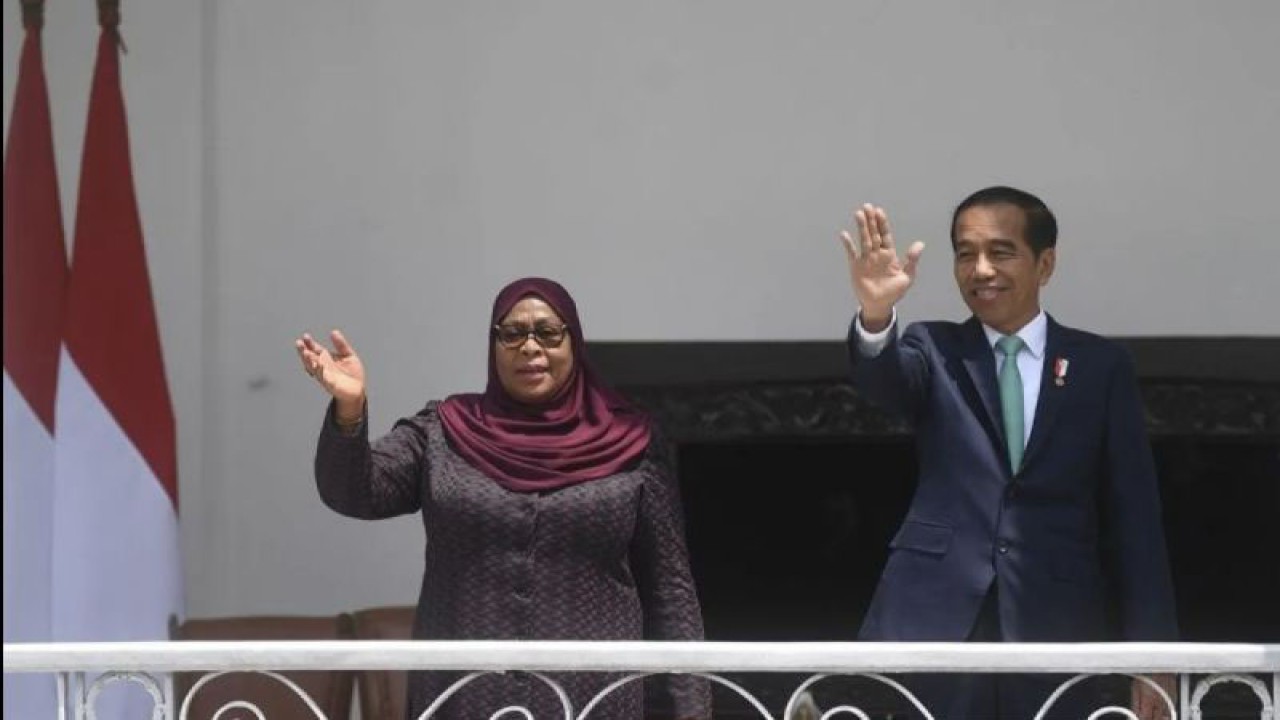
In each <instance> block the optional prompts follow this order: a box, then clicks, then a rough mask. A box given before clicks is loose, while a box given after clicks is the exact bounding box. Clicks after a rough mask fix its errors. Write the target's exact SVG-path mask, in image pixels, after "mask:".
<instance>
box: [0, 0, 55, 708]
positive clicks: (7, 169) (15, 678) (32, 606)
mask: <svg viewBox="0 0 1280 720" xmlns="http://www.w3.org/2000/svg"><path fill="white" fill-rule="evenodd" d="M23 11H24V12H23V24H24V25H25V26H26V38H25V39H24V40H23V44H22V56H21V59H20V60H19V65H18V84H17V88H16V91H15V94H14V100H13V115H12V119H11V120H10V123H9V139H8V144H7V147H6V151H5V158H4V641H5V642H6V643H8V642H48V641H49V640H50V639H51V638H52V624H51V617H50V611H51V608H52V605H51V599H52V594H51V593H52V582H53V576H52V567H53V494H54V446H53V427H54V398H55V390H56V387H57V382H58V356H59V352H60V350H59V349H60V347H61V345H62V309H63V293H64V291H65V288H66V279H67V250H66V245H65V243H64V241H63V230H62V209H61V207H60V202H59V200H58V179H57V172H56V170H55V167H54V155H53V132H52V126H51V122H50V117H49V92H48V88H47V87H46V86H45V79H44V60H43V58H42V55H41V45H40V16H39V7H34V6H30V5H28V4H25V3H24V4H23ZM4 717H5V719H6V720H27V719H29V718H52V717H56V715H55V711H54V686H53V678H52V677H51V676H40V675H25V674H11V673H6V674H5V676H4Z"/></svg>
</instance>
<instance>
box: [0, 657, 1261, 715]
mask: <svg viewBox="0 0 1280 720" xmlns="http://www.w3.org/2000/svg"><path fill="white" fill-rule="evenodd" d="M297 670H456V671H464V672H469V673H470V674H468V675H467V676H466V677H464V678H463V680H461V681H459V684H458V685H455V686H454V688H451V689H450V691H449V692H452V691H455V690H457V689H458V688H459V687H460V686H461V685H462V684H465V683H466V682H469V681H470V679H471V678H474V677H478V676H479V675H483V674H487V673H503V672H513V671H524V672H529V673H534V674H537V675H539V676H541V677H542V679H543V680H544V681H545V682H548V683H549V684H552V685H553V687H554V683H553V682H552V681H551V680H549V679H548V678H546V677H545V675H542V674H543V673H548V672H555V671H577V672H592V671H596V672H611V673H625V677H624V678H623V679H622V680H619V681H618V682H617V683H614V684H613V685H611V686H609V687H606V688H605V689H604V690H602V691H601V696H604V695H606V694H608V693H609V692H612V691H614V690H616V689H617V688H618V687H620V686H621V685H623V684H626V683H627V682H634V681H636V680H638V679H639V678H641V677H644V676H646V675H651V674H662V673H691V674H696V675H699V676H702V677H706V678H707V679H709V680H710V681H712V682H715V683H719V684H721V685H724V686H726V687H729V688H730V689H731V690H732V691H733V692H735V693H737V694H738V695H740V696H741V697H742V698H743V699H744V700H745V701H746V702H747V703H748V704H749V705H750V706H751V707H753V708H755V709H756V710H757V711H758V712H759V716H760V717H762V718H769V719H772V718H773V715H771V714H770V713H769V711H768V710H767V709H766V708H765V706H764V704H763V703H761V702H760V701H759V700H758V699H757V698H756V697H755V696H754V695H752V693H751V692H750V690H749V689H748V688H744V687H742V686H740V685H739V684H737V683H735V682H732V681H730V680H727V679H725V678H724V677H722V676H723V674H725V673H738V672H750V673H801V674H805V675H808V676H809V677H808V679H807V680H804V681H803V682H801V683H800V684H799V685H798V686H797V687H796V689H795V691H794V692H793V693H792V694H791V698H790V700H789V702H788V704H787V707H786V709H785V710H784V712H783V713H782V717H783V718H791V717H793V713H794V712H795V709H796V707H797V706H798V705H799V704H800V703H801V702H802V698H804V697H805V695H806V692H807V691H808V690H809V689H811V688H812V686H813V685H814V684H816V683H818V682H821V681H823V680H825V679H827V678H829V677H832V676H861V677H864V678H870V679H871V680H873V681H875V682H879V683H884V684H886V685H888V686H889V687H891V688H893V690H894V691H896V692H898V693H900V694H901V695H902V697H903V702H904V703H910V704H912V705H914V706H916V707H917V708H918V709H919V710H921V711H922V712H923V713H924V714H925V717H932V715H931V714H930V713H929V709H928V708H925V707H923V706H922V705H920V703H919V701H918V700H917V699H916V698H914V697H913V696H912V695H911V694H910V693H909V692H908V691H907V689H906V688H905V687H903V686H902V685H900V684H899V683H897V682H896V681H895V680H893V679H892V678H891V677H888V676H889V675H892V674H895V673H908V672H909V673H938V672H946V673H975V672H982V673H1012V672H1017V673H1066V674H1070V675H1072V676H1075V677H1073V679H1071V680H1069V681H1067V682H1066V683H1063V685H1062V686H1060V688H1059V691H1058V693H1055V695H1054V696H1052V697H1050V698H1049V700H1048V701H1046V703H1045V706H1044V707H1042V708H1041V710H1040V712H1039V713H1038V714H1037V717H1041V716H1043V715H1044V714H1045V713H1046V712H1048V710H1049V709H1050V707H1051V706H1052V704H1053V703H1054V702H1055V701H1056V699H1057V697H1058V695H1059V694H1060V693H1061V692H1063V691H1065V690H1066V689H1067V688H1068V687H1069V686H1070V685H1072V684H1073V683H1075V682H1077V681H1078V680H1079V679H1080V678H1082V677H1087V676H1093V675H1100V674H1121V675H1132V676H1139V675H1150V674H1157V673H1174V674H1177V675H1178V676H1179V678H1180V688H1179V693H1178V699H1177V701H1176V702H1175V700H1174V699H1173V698H1169V697H1167V696H1166V701H1167V703H1168V706H1169V709H1170V710H1171V711H1173V713H1172V716H1173V717H1174V718H1187V719H1189V720H1200V718H1201V704H1202V703H1203V700H1204V698H1205V696H1206V695H1208V694H1209V693H1210V692H1213V691H1214V689H1215V688H1216V687H1218V686H1220V685H1222V684H1224V683H1242V684H1244V685H1246V686H1248V687H1249V688H1250V689H1252V691H1253V694H1254V695H1256V696H1257V698H1258V700H1259V704H1260V710H1259V715H1258V717H1259V718H1261V719H1262V720H1276V705H1277V703H1278V702H1280V645H1254V644H1200V643H1080V644H1033V643H1021V644H983V643H810V642H797V643H725V642H704V643H663V642H567V641H566V642H560V641H536V642H516V641H464V642H441V641H431V642H404V641H333V642H310V641H306V642H256V641H255V642H196V641H185V642H143V643H51V644H44V643H41V644H6V645H5V646H4V672H5V673H6V674H9V673H53V674H55V676H56V678H57V689H58V693H59V695H60V696H61V700H62V707H63V708H65V712H67V713H70V715H69V717H72V718H75V719H76V720H91V719H92V718H93V713H92V708H93V706H94V701H95V699H96V698H97V696H98V695H99V694H100V693H101V691H102V689H103V688H104V687H106V686H108V685H111V684H114V683H118V682H131V683H137V684H139V685H141V686H142V687H144V688H145V689H147V691H148V692H150V693H151V695H152V697H153V698H155V702H156V705H155V709H154V712H153V714H152V718H153V720H172V719H174V718H177V719H178V720H186V718H187V703H184V704H182V705H178V704H177V702H176V701H175V699H174V698H173V693H172V688H171V686H170V683H169V682H168V681H167V678H168V674H169V673H171V672H198V673H206V675H205V677H204V678H203V679H202V681H201V682H199V683H197V684H196V686H195V687H194V688H193V692H192V696H194V694H195V693H198V692H199V688H200V687H201V686H202V684H203V682H204V681H207V680H211V679H213V678H214V677H216V676H217V675H218V674H221V673H226V672H244V671H250V672H261V673H264V674H267V675H269V676H271V677H273V678H275V679H276V680H277V681H279V682H282V683H284V684H285V685H288V686H290V687H291V688H292V689H293V690H294V691H295V692H298V693H299V694H301V695H304V696H305V694H304V693H302V691H301V690H300V689H299V688H297V687H296V686H294V685H293V684H292V683H291V682H290V681H289V680H288V679H287V678H284V677H283V676H280V675H278V674H276V671H297ZM447 696H448V692H447V693H446V694H445V695H444V696H442V697H441V699H440V700H439V702H443V700H444V699H445V698H447ZM560 696H561V698H562V700H563V701H564V702H565V707H564V718H565V719H566V720H574V719H575V718H576V719H579V720H583V719H585V718H588V717H594V715H591V709H592V707H593V706H594V705H595V703H594V702H593V703H589V704H587V705H585V706H584V707H581V708H574V707H569V705H568V701H567V700H565V699H564V698H565V696H564V695H563V693H561V694H560ZM189 697H190V696H189ZM304 699H305V697H304ZM188 702H189V700H188ZM308 704H309V706H310V707H311V708H312V710H313V711H314V713H315V717H316V718H320V719H322V720H327V719H325V716H324V715H323V714H322V712H321V711H320V709H319V708H318V707H317V706H316V705H315V704H314V703H310V702H308ZM437 704H439V703H437ZM241 706H242V707H244V706H245V705H244V704H241ZM1108 709H1109V710H1112V711H1114V712H1119V713H1120V714H1121V715H1120V716H1123V717H1129V718H1134V717H1135V716H1134V715H1133V714H1132V713H1130V712H1129V711H1128V710H1127V709H1124V708H1108ZM253 711H254V712H255V713H256V715H255V716H256V717H263V716H262V714H261V712H260V711H257V709H256V708H254V709H253ZM428 712H430V710H428ZM507 714H510V715H511V716H513V717H515V716H518V717H527V718H532V716H531V715H530V714H529V713H528V712H527V711H525V710H523V709H521V708H508V709H505V710H503V711H500V712H499V713H498V714H496V715H495V716H494V717H495V718H497V717H498V716H499V715H507ZM1101 714H1103V709H1102V708H1099V709H1098V711H1097V712H1095V713H1094V714H1093V715H1094V716H1098V715H1101ZM841 715H843V716H846V717H858V718H862V719H863V720H867V718H868V717H869V715H868V714H867V713H866V712H865V711H863V710H862V709H860V708H855V707H851V706H841V707H835V708H827V709H825V711H824V714H823V716H822V717H823V718H827V717H837V716H841ZM66 717H68V716H67V715H60V718H59V720H64V719H65V718H66ZM426 717H428V715H427V714H424V715H423V718H426ZM1112 717H1115V716H1112ZM397 720H398V719H397ZM539 720H541V719H539ZM1028 720H1031V719H1028Z"/></svg>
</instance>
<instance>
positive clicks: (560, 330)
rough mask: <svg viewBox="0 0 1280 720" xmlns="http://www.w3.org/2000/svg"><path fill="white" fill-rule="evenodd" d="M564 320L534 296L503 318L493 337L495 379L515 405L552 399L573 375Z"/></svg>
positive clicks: (571, 347) (516, 306) (534, 403)
mask: <svg viewBox="0 0 1280 720" xmlns="http://www.w3.org/2000/svg"><path fill="white" fill-rule="evenodd" d="M572 332H577V328H565V327H564V321H563V320H561V319H560V316H559V315H557V314H556V311H555V310H552V309H551V306H550V305H548V304H547V303H546V302H544V301H543V300H541V299H540V298H537V297H532V296H530V297H526V298H523V299H522V300H520V302H518V303H516V304H515V306H514V307H512V308H511V311H510V312H508V313H507V314H506V315H505V316H503V318H502V320H501V321H499V323H498V328H497V329H496V330H495V331H494V334H493V358H494V365H496V366H497V371H498V380H499V381H501V382H502V387H503V389H504V390H506V391H507V395H509V396H511V398H512V399H514V400H515V401H517V402H520V403H524V404H526V405H540V404H542V403H545V402H547V401H548V400H550V399H551V398H553V397H555V395H556V393H557V392H559V391H560V388H562V387H564V384H565V382H567V381H568V380H569V376H570V375H571V374H572V373H573V343H572V342H571V341H570V339H569V333H572Z"/></svg>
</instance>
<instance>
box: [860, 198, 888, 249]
mask: <svg viewBox="0 0 1280 720" xmlns="http://www.w3.org/2000/svg"><path fill="white" fill-rule="evenodd" d="M879 210H880V208H877V207H876V206H875V205H872V204H871V203H867V204H865V205H863V206H862V214H863V215H865V216H866V218H867V236H868V237H869V238H870V239H871V249H872V250H879V249H880V248H881V247H882V246H883V245H884V239H883V238H881V237H880V221H879V219H878V218H877V217H876V214H877V213H878V212H879Z"/></svg>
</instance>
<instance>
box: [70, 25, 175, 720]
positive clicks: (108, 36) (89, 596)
mask: <svg viewBox="0 0 1280 720" xmlns="http://www.w3.org/2000/svg"><path fill="white" fill-rule="evenodd" d="M114 24H115V19H108V20H106V21H104V24H103V29H102V32H101V35H100V37H99V39H98V57H97V65H96V67H95V69H94V76H93V87H92V91H91V95H90V98H89V118H88V122H87V125H86V132H85V143H84V156H83V159H82V161H81V166H80V190H79V199H78V208H77V212H76V224H75V243H74V245H73V247H72V263H71V272H70V277H69V279H68V282H67V310H66V320H65V323H64V327H63V338H64V340H63V342H64V356H63V358H62V362H61V365H60V372H59V378H58V397H57V405H56V411H57V423H56V427H55V438H56V442H55V446H56V463H55V465H56V473H57V481H56V483H55V496H54V507H55V508H56V513H55V518H54V525H53V528H54V532H53V545H54V582H53V629H54V639H55V640H58V641H88V640H163V639H165V638H167V637H168V621H169V617H170V615H171V614H176V613H179V612H180V610H181V607H182V579H181V563H180V553H179V538H178V514H177V500H178V487H177V451H176V440H175V431H174V419H173V409H172V406H171V404H170V402H169V391H168V388H167V384H166V382H165V373H164V363H163V360H162V357H161V351H160V337H159V333H158V331H157V327H156V316H155V307H154V304H153V302H152V296H151V283H150V279H149V277H148V273H147V261H146V254H145V248H144V246H143V239H142V224H141V221H140V218H139V216H138V205H137V200H136V198H135V196H134V189H133V172H132V170H131V166H130V159H129V134H128V127H127V123H126V120H125V108H124V97H123V94H122V92H121V85H120V61H119V36H118V34H117V32H116V30H115V27H114ZM126 698H127V699H128V700H129V701H130V702H132V701H134V700H137V701H145V702H146V703H147V704H149V702H150V699H149V698H147V697H145V696H143V695H142V694H141V693H118V694H116V695H115V697H113V698H111V699H112V700H117V701H122V700H125V699H126ZM104 699H105V698H104ZM125 704H127V703H124V702H106V703H100V704H99V707H98V717H100V718H111V719H114V718H124V717H133V718H137V717H149V716H150V715H149V711H148V710H141V711H140V709H139V707H137V706H135V707H132V708H125V707H123V706H124V705H125ZM113 706H115V707H113Z"/></svg>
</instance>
